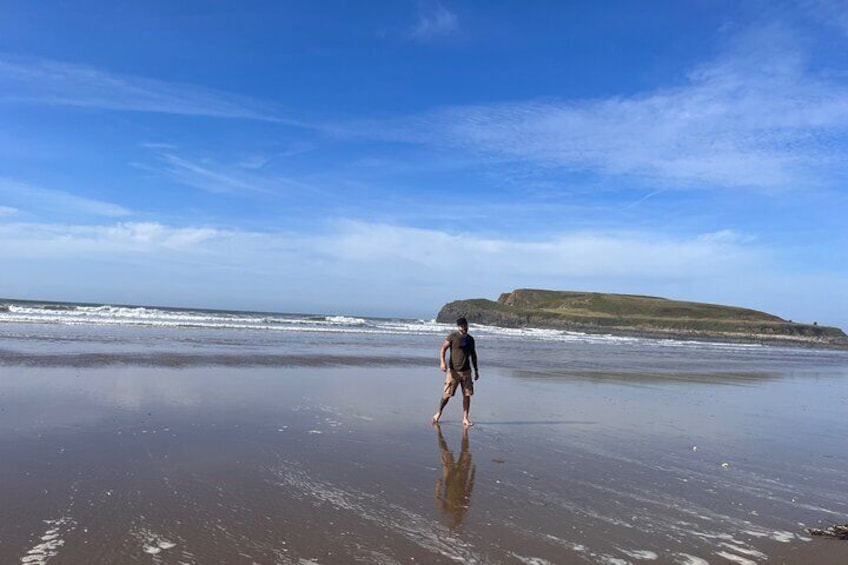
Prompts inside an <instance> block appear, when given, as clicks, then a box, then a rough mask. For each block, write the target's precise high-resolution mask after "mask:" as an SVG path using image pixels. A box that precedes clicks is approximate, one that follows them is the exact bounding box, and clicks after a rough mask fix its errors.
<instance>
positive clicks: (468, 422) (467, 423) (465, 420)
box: [462, 418, 474, 428]
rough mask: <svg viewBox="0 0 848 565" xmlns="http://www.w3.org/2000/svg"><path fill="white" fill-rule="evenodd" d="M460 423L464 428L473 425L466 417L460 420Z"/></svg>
mask: <svg viewBox="0 0 848 565" xmlns="http://www.w3.org/2000/svg"><path fill="white" fill-rule="evenodd" d="M462 425H463V426H465V427H466V428H470V427H471V426H473V425H474V422H472V421H471V420H469V419H468V418H466V419H464V420H463V421H462Z"/></svg>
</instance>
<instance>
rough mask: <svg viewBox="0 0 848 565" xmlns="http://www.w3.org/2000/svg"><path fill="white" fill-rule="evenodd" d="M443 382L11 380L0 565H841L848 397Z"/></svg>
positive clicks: (87, 375)
mask: <svg viewBox="0 0 848 565" xmlns="http://www.w3.org/2000/svg"><path fill="white" fill-rule="evenodd" d="M484 367H485V365H484ZM839 370H841V369H839ZM440 378H441V375H440V374H439V372H438V371H437V370H435V369H434V368H425V367H416V366H413V367H402V366H397V367H381V366H377V367H372V366H362V365H360V366H335V367H310V366H299V367H272V368H269V367H241V368H239V367H221V366H203V367H188V368H185V367H184V368H169V367H140V366H133V365H113V366H107V367H101V366H93V367H82V368H80V367H56V366H51V367H26V366H20V365H16V366H9V365H6V366H2V367H0V500H2V501H3V504H2V506H0V562H2V563H25V564H30V565H31V564H46V563H48V562H49V563H51V564H80V563H92V564H99V563H103V564H106V563H162V564H170V563H173V564H177V563H198V564H200V563H248V564H249V563H262V564H265V563H282V564H299V565H300V564H313V563H318V564H329V563H354V562H359V563H385V564H389V563H457V562H459V563H517V564H530V565H544V564H547V563H609V564H622V563H651V562H653V563H687V564H700V563H743V564H746V563H760V562H764V561H766V560H767V561H768V562H769V563H812V562H815V563H825V564H831V563H832V564H836V563H844V562H845V559H846V555H848V542H839V541H828V540H821V539H811V537H810V536H809V535H807V533H806V532H805V529H804V528H805V527H806V526H816V527H819V526H822V525H829V523H837V522H845V521H848V520H846V516H848V495H846V494H845V489H844V488H843V482H844V470H845V468H846V462H848V451H846V449H847V448H846V445H845V443H844V441H843V440H844V427H843V428H841V430H842V431H840V429H838V428H836V427H834V426H833V425H832V424H833V422H834V421H835V420H836V419H838V418H839V417H840V416H839V414H842V415H844V413H845V408H846V405H848V387H847V386H846V383H845V379H839V378H836V376H835V375H826V374H820V375H819V376H818V377H806V376H801V377H792V376H783V377H781V378H775V377H774V375H756V374H749V373H747V372H746V371H744V370H741V371H740V372H739V374H738V375H736V376H735V378H734V377H731V376H728V375H727V374H724V375H718V376H713V377H705V376H704V375H701V376H700V377H699V378H697V379H693V378H691V375H689V376H685V375H681V378H680V379H673V378H667V377H664V378H656V377H654V378H651V377H649V376H643V377H642V378H638V377H637V378H634V377H633V376H632V375H626V376H622V375H616V374H610V373H606V374H601V373H598V372H590V373H586V374H580V372H579V371H577V372H571V373H564V374H559V375H557V374H552V373H548V374H536V373H532V372H520V371H514V370H507V369H504V368H496V367H489V368H488V370H485V371H484V377H483V379H482V380H481V381H480V385H479V386H478V393H477V395H476V396H475V404H474V406H473V410H472V416H473V417H474V419H475V420H476V422H477V424H476V425H475V426H474V427H473V428H472V429H471V430H469V431H468V433H465V432H464V431H463V428H462V426H461V425H460V423H459V421H460V406H459V402H457V401H456V400H455V401H454V402H452V403H451V404H449V405H448V407H447V410H446V414H445V421H444V423H443V424H442V426H440V428H434V427H433V426H431V425H430V424H429V422H428V419H429V416H430V415H431V414H432V410H433V407H434V404H435V402H436V399H437V396H438V393H439V379H440Z"/></svg>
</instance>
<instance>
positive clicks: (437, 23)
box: [409, 0, 459, 41]
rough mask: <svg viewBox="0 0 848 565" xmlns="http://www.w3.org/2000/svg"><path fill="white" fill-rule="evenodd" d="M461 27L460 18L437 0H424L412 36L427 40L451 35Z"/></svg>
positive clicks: (420, 5) (419, 8)
mask: <svg viewBox="0 0 848 565" xmlns="http://www.w3.org/2000/svg"><path fill="white" fill-rule="evenodd" d="M457 29H459V18H457V16H456V14H455V13H453V12H451V11H450V10H448V9H447V8H445V7H444V6H443V5H442V4H441V3H440V2H438V1H437V0H427V1H422V2H421V3H419V5H418V21H417V22H416V24H415V27H414V28H413V29H412V31H411V32H410V34H409V35H410V37H411V38H412V39H416V40H419V41H427V40H431V39H435V38H437V37H444V36H448V35H451V34H452V33H454V32H456V30H457Z"/></svg>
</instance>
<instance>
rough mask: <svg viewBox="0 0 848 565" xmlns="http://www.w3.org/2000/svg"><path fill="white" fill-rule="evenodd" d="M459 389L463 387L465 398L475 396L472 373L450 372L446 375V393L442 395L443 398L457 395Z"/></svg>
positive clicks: (451, 370)
mask: <svg viewBox="0 0 848 565" xmlns="http://www.w3.org/2000/svg"><path fill="white" fill-rule="evenodd" d="M457 387H462V395H463V396H472V395H473V394H474V379H472V378H471V371H454V370H453V369H450V370H448V372H447V373H446V374H445V391H444V392H443V393H442V398H450V397H452V396H453V395H454V394H456V389H457Z"/></svg>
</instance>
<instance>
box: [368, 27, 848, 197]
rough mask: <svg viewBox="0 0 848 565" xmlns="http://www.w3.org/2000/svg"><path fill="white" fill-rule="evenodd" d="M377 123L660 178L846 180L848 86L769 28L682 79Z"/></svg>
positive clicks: (492, 155) (471, 147)
mask: <svg viewBox="0 0 848 565" xmlns="http://www.w3.org/2000/svg"><path fill="white" fill-rule="evenodd" d="M376 129H377V128H372V130H376ZM381 131H382V132H383V134H384V135H385V136H387V137H389V138H391V139H395V140H399V141H407V142H414V143H425V144H432V145H434V146H439V147H450V148H453V149H455V150H456V149H459V150H462V151H466V152H468V153H470V154H476V155H477V156H478V157H480V158H483V159H490V160H491V159H494V160H500V161H506V162H511V163H526V164H528V165H529V166H533V167H539V168H542V169H545V168H547V169H549V170H566V171H588V172H592V173H597V174H601V175H605V176H612V177H616V176H621V177H634V178H638V179H641V180H643V181H645V182H648V183H650V184H652V185H655V186H656V185H661V186H684V187H731V188H735V187H745V188H754V189H765V190H780V189H786V188H795V187H799V186H808V185H821V184H826V183H828V182H832V181H835V180H838V182H843V181H844V180H845V171H844V167H843V165H842V163H843V157H842V152H841V150H840V148H839V144H837V143H836V141H837V140H842V141H844V140H845V139H848V86H846V84H845V83H844V82H843V81H840V80H837V79H836V78H833V77H832V76H829V75H828V74H827V73H825V72H816V71H815V70H813V69H812V68H811V66H810V64H809V61H808V60H807V59H806V57H805V53H804V50H803V48H801V47H800V45H799V44H798V43H797V42H796V41H795V39H794V36H793V34H792V33H791V32H790V31H788V30H787V29H785V28H782V27H780V26H770V27H762V28H758V29H756V30H750V31H748V32H746V33H745V34H741V35H740V36H738V37H736V38H735V39H734V40H733V41H732V43H731V44H730V45H729V46H728V47H727V49H726V50H725V52H724V53H723V54H722V55H721V56H720V57H718V58H717V59H715V60H713V61H711V62H709V63H706V64H703V65H700V66H698V67H696V68H694V69H693V70H692V71H691V72H690V73H689V74H688V76H686V77H685V80H684V81H683V84H682V85H681V86H678V87H674V88H664V89H660V90H655V91H652V92H646V93H641V94H634V95H627V96H618V97H613V98H605V99H587V100H581V101H559V100H537V101H527V102H517V103H502V104H487V105H477V106H459V107H450V108H444V109H439V110H436V111H433V112H430V113H426V114H423V115H419V116H416V117H411V118H408V119H405V120H400V121H398V122H395V123H394V124H388V125H386V124H384V127H383V128H381Z"/></svg>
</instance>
